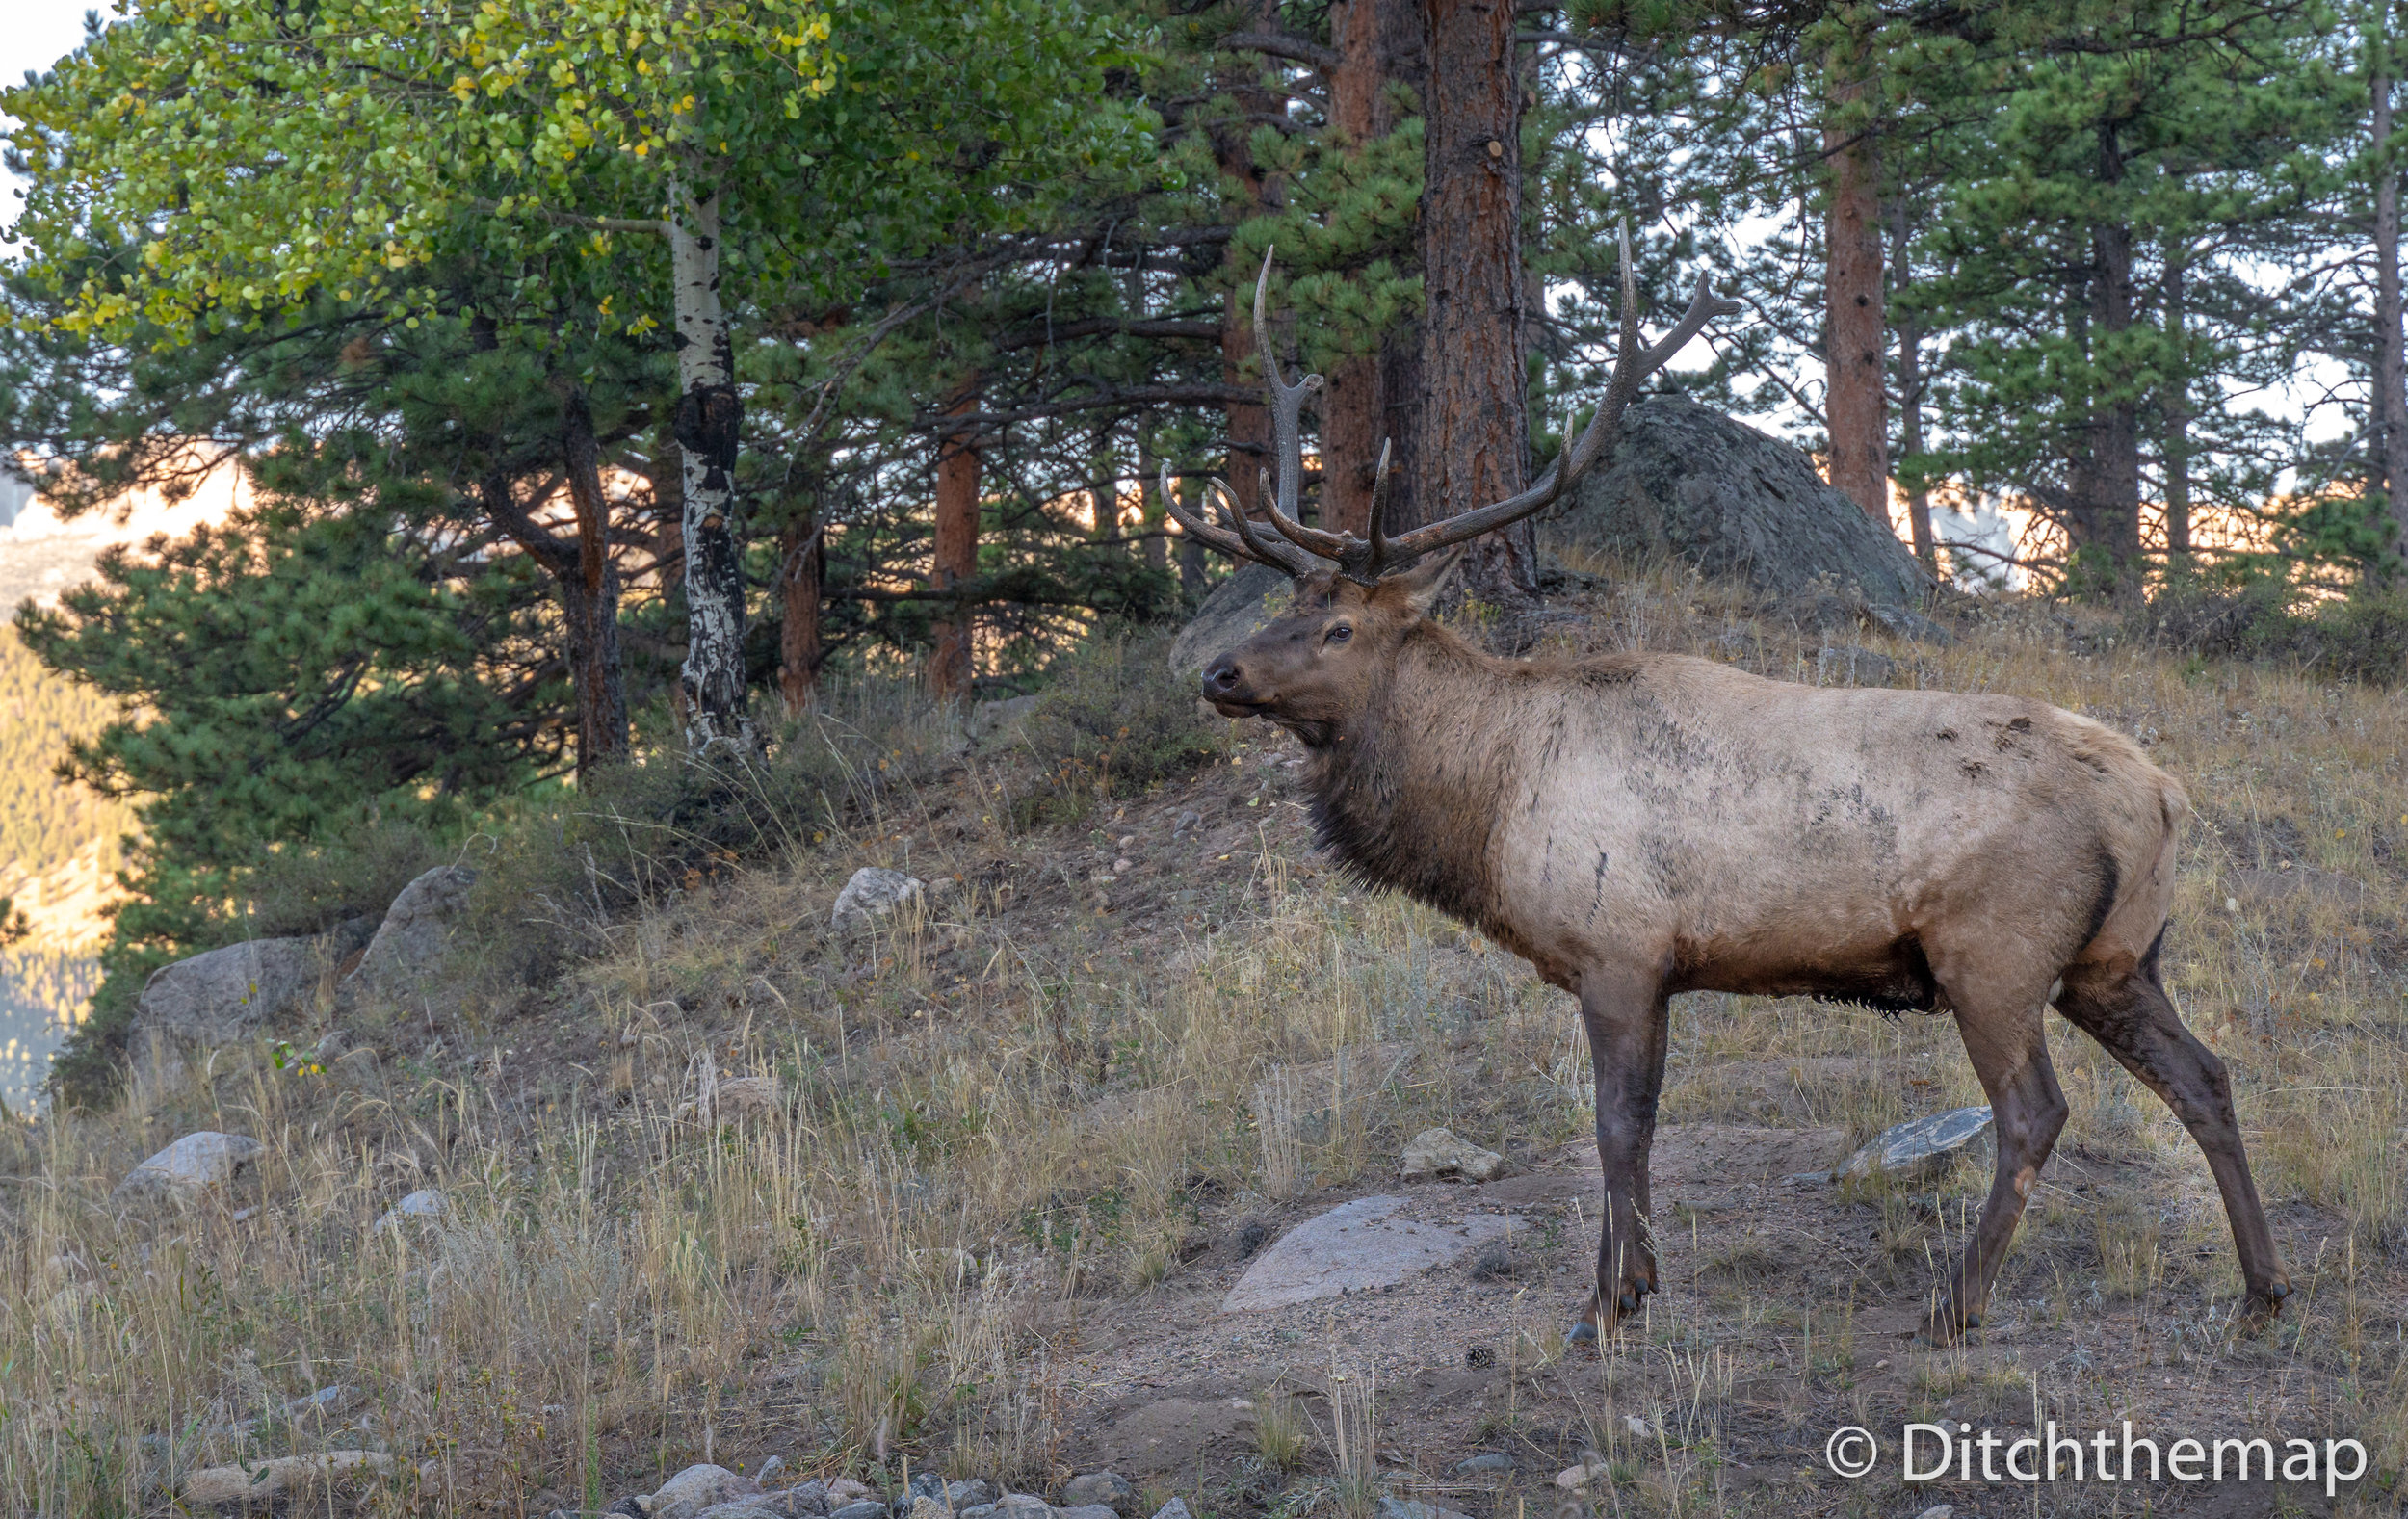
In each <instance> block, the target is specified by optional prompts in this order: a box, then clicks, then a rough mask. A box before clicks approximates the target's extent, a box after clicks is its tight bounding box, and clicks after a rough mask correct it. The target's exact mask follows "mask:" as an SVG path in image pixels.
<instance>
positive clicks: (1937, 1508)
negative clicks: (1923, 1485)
mask: <svg viewBox="0 0 2408 1519" xmlns="http://www.w3.org/2000/svg"><path fill="white" fill-rule="evenodd" d="M1915 1519H1956V1506H1955V1505H1954V1504H1933V1505H1932V1506H1930V1507H1928V1508H1926V1509H1924V1511H1923V1512H1922V1513H1919V1514H1917V1515H1916V1516H1915Z"/></svg>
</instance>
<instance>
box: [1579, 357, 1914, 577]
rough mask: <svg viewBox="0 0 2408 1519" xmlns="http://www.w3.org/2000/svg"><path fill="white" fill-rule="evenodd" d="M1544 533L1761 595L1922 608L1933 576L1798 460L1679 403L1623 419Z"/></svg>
mask: <svg viewBox="0 0 2408 1519" xmlns="http://www.w3.org/2000/svg"><path fill="white" fill-rule="evenodd" d="M1572 496H1573V499H1572V503H1571V505H1570V506H1569V507H1568V508H1566V509H1565V510H1564V511H1561V512H1560V513H1558V514H1557V516H1556V517H1555V518H1554V519H1553V520H1552V521H1549V522H1545V523H1542V524H1541V526H1540V534H1541V537H1542V541H1545V542H1547V543H1549V544H1551V545H1559V546H1570V547H1578V548H1581V549H1584V550H1586V551H1587V552H1589V553H1592V554H1606V555H1610V556H1612V557H1615V558H1618V559H1622V560H1625V561H1631V562H1645V561H1649V560H1662V559H1679V560H1684V561H1686V562H1688V563H1691V564H1694V565H1696V566H1697V567H1698V568H1699V569H1700V570H1703V571H1704V572H1705V573H1707V574H1708V575H1714V576H1726V577H1732V578H1737V579H1741V580H1744V581H1746V582H1747V583H1748V584H1749V585H1751V586H1753V587H1754V588H1755V589H1758V590H1759V591H1763V592H1766V593H1768V594H1771V595H1776V596H1784V597H1787V596H1799V595H1806V594H1810V593H1813V592H1815V591H1817V590H1818V589H1821V588H1823V587H1825V586H1828V585H1831V584H1833V583H1836V584H1838V585H1839V586H1841V587H1844V588H1847V589H1852V590H1854V591H1856V592H1857V593H1859V594H1861V595H1862V596H1863V598H1864V600H1865V601H1866V602H1868V603H1871V604H1872V605H1875V606H1894V607H1919V606H1922V605H1923V604H1924V601H1925V600H1926V599H1927V598H1928V597H1929V595H1930V593H1931V589H1932V584H1931V578H1930V577H1929V576H1928V575H1926V574H1925V573H1924V567H1923V566H1922V565H1921V564H1920V563H1916V560H1915V556H1914V555H1913V554H1912V553H1910V552H1909V551H1908V550H1907V548H1906V545H1904V544H1903V543H1900V542H1899V541H1898V536H1897V535H1896V534H1895V533H1892V532H1889V531H1888V530H1887V529H1885V528H1884V527H1883V526H1882V525H1881V524H1880V523H1877V522H1875V521H1873V520H1872V519H1871V517H1869V516H1867V515H1866V514H1865V512H1864V511H1863V509H1862V508H1860V507H1858V506H1857V505H1856V503H1855V502H1853V501H1851V500H1849V499H1848V498H1847V497H1846V496H1845V495H1844V494H1842V493H1841V492H1840V491H1838V490H1835V489H1833V488H1832V487H1831V486H1830V485H1825V484H1824V483H1823V481H1822V478H1821V477H1820V476H1819V475H1818V474H1816V473H1815V466H1814V463H1813V461H1812V460H1810V459H1809V458H1807V457H1806V456H1805V455H1804V454H1802V453H1800V452H1799V451H1798V450H1796V449H1794V448H1793V447H1791V446H1790V445H1789V444H1787V443H1784V442H1782V441H1781V440H1779V439H1778V438H1774V437H1769V436H1767V435H1766V434H1765V433H1763V432H1757V431H1756V430H1755V429H1754V428H1751V427H1748V426H1747V425H1746V424H1744V423H1741V422H1737V421H1734V420H1732V419H1731V418H1730V417H1727V416H1725V415H1723V414H1722V413H1721V412H1719V411H1715V410H1714V409H1712V408H1711V407H1707V406H1699V405H1697V404H1696V403H1694V402H1690V401H1684V400H1681V399H1679V398H1677V397H1671V396H1660V397H1656V398H1654V399H1651V400H1648V401H1643V402H1640V403H1639V404H1638V405H1636V406H1633V407H1631V409H1630V410H1629V412H1627V413H1626V414H1625V415H1624V417H1623V422H1622V437H1621V440H1620V441H1619V442H1618V443H1616V444H1615V446H1614V450H1613V454H1612V456H1611V457H1610V458H1607V459H1604V460H1602V461H1600V462H1599V464H1598V465H1597V467H1596V468H1595V469H1594V470H1592V471H1590V473H1589V474H1588V476H1587V477H1586V478H1585V479H1584V480H1583V481H1581V482H1580V484H1578V485H1575V486H1573V487H1572Z"/></svg>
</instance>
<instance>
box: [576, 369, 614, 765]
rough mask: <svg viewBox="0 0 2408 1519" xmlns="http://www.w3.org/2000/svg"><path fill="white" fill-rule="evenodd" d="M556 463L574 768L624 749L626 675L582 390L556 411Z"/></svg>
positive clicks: (607, 506) (604, 507)
mask: <svg viewBox="0 0 2408 1519" xmlns="http://www.w3.org/2000/svg"><path fill="white" fill-rule="evenodd" d="M561 463H562V466H563V472H564V473H565V474H566V475H567V477H568V499H569V505H570V507H571V508H572V509H573V510H574V511H575V512H576V516H577V551H576V560H575V563H573V564H569V565H564V566H563V569H564V571H565V573H563V574H562V575H561V577H560V584H561V607H562V611H563V613H564V614H565V615H566V617H567V622H568V662H569V668H570V669H571V670H573V671H574V675H573V677H572V678H573V679H574V681H575V684H576V688H577V773H578V775H579V776H580V777H581V778H582V777H584V776H585V775H586V774H587V773H589V771H590V770H591V768H592V767H593V766H594V765H596V764H598V763H600V762H602V761H604V760H609V759H615V758H617V757H619V756H621V755H624V754H625V753H626V752H627V680H626V672H625V667H624V665H623V664H622V662H621V661H620V658H619V648H618V598H619V580H618V566H617V565H616V564H615V563H612V562H611V543H610V523H611V503H610V499H609V498H608V497H607V496H605V495H604V494H603V493H602V460H601V450H600V449H599V447H598V446H597V445H596V444H595V442H594V437H593V413H592V412H591V411H590V410H589V409H588V408H587V406H586V394H585V391H584V390H583V389H582V388H572V389H571V390H570V391H569V393H568V396H567V401H566V404H565V405H564V406H563V407H562V413H561Z"/></svg>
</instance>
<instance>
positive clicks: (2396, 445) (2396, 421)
mask: <svg viewBox="0 0 2408 1519" xmlns="http://www.w3.org/2000/svg"><path fill="white" fill-rule="evenodd" d="M2390 49H2391V29H2390V28H2389V26H2385V27H2384V28H2383V30H2382V31H2381V33H2380V34H2379V35H2378V36H2377V38H2376V39H2375V61H2374V66H2373V69H2372V70H2371V72H2372V73H2373V76H2374V77H2373V82H2372V91H2373V95H2374V123H2373V124H2374V144H2375V150H2376V157H2375V179H2374V288H2375V295H2374V324H2375V333H2374V347H2375V390H2376V393H2377V394H2376V398H2375V399H2376V414H2377V419H2378V425H2379V426H2380V427H2381V429H2382V434H2383V483H2384V488H2385V491H2386V494H2387V498H2388V503H2389V506H2390V511H2391V534H2390V537H2391V540H2392V541H2391V551H2392V553H2393V554H2394V555H2395V556H2398V557H2400V558H2402V559H2408V354H2404V353H2403V340H2402V334H2401V327H2400V322H2401V311H2400V293H2399V168H2398V166H2397V165H2395V164H2394V163H2393V162H2392V161H2391V157H2390V154H2389V152H2388V148H2389V146H2390V144H2391V136H2392V77H2391V58H2390ZM2395 573H2396V571H2395Z"/></svg>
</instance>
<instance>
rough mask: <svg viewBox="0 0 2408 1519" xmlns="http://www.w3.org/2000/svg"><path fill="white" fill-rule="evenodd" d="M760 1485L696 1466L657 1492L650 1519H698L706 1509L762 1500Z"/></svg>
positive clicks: (722, 1470) (722, 1469)
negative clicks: (759, 1498)
mask: <svg viewBox="0 0 2408 1519" xmlns="http://www.w3.org/2000/svg"><path fill="white" fill-rule="evenodd" d="M760 1492H761V1484H760V1483H759V1482H756V1481H754V1480H752V1479H751V1478H749V1477H743V1476H739V1475H738V1474H736V1473H734V1472H731V1471H729V1470H728V1469H727V1468H726V1467H724V1466H710V1465H704V1464H700V1463H697V1464H695V1465H693V1466H689V1467H687V1468H686V1469H685V1470H684V1471H682V1472H680V1473H678V1474H677V1475H676V1476H675V1477H672V1478H670V1479H669V1480H667V1481H666V1482H663V1483H662V1484H661V1485H660V1486H659V1487H657V1488H655V1489H654V1490H653V1493H652V1501H651V1503H650V1504H649V1507H650V1509H651V1519H698V1516H699V1515H700V1514H701V1513H702V1511H703V1510H704V1509H706V1508H712V1507H716V1506H719V1505H720V1504H724V1503H727V1502H730V1501H731V1500H734V1499H738V1498H755V1497H758V1496H760Z"/></svg>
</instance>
